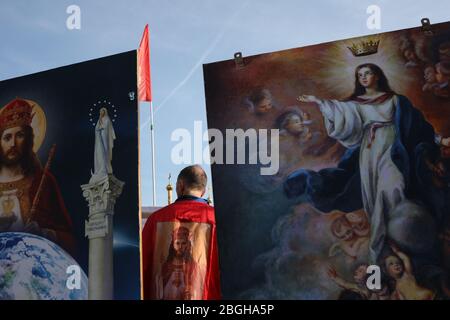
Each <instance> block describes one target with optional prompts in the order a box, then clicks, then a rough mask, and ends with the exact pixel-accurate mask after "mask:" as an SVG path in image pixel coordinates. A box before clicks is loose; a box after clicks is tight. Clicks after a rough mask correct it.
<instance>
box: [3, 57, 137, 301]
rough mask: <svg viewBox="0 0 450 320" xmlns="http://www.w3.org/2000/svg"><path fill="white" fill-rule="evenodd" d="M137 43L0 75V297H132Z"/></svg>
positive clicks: (134, 281) (134, 296) (134, 276)
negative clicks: (20, 73)
mask: <svg viewBox="0 0 450 320" xmlns="http://www.w3.org/2000/svg"><path fill="white" fill-rule="evenodd" d="M136 82H137V75H136V51H131V52H127V53H122V54H118V55H114V56H110V57H106V58H101V59H97V60H92V61H88V62H83V63H78V64H74V65H71V66H67V67H62V68H57V69H53V70H49V71H45V72H39V73H36V74H32V75H27V76H22V77H19V78H15V79H10V80H6V81H1V82H0V299H25V300H27V299H52V300H53V299H56V300H59V299H140V293H141V289H140V260H139V255H140V253H139V242H140V241H139V192H138V110H137V93H136V90H137V88H136V87H137V83H136Z"/></svg>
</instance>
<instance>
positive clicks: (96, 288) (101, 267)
mask: <svg viewBox="0 0 450 320" xmlns="http://www.w3.org/2000/svg"><path fill="white" fill-rule="evenodd" d="M123 185H124V182H122V181H120V180H118V179H117V178H116V177H114V175H112V174H110V175H108V176H105V177H104V178H101V179H97V180H95V181H94V182H90V183H88V184H84V185H82V186H81V189H82V190H83V196H84V197H85V198H86V201H87V202H88V204H89V217H88V220H87V221H86V224H85V236H86V237H88V238H89V277H88V278H89V286H88V298H89V300H112V299H113V298H114V296H113V293H114V283H113V279H114V277H113V275H114V273H113V216H114V205H115V203H116V199H117V198H118V197H119V196H120V195H121V193H122V189H123Z"/></svg>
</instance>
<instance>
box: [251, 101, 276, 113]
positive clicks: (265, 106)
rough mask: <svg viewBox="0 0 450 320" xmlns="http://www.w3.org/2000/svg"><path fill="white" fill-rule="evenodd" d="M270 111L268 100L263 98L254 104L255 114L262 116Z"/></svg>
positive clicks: (270, 106)
mask: <svg viewBox="0 0 450 320" xmlns="http://www.w3.org/2000/svg"><path fill="white" fill-rule="evenodd" d="M271 109H272V100H271V99H270V98H264V99H262V100H261V101H259V102H258V103H257V104H256V110H255V111H256V113H258V114H264V113H267V112H269V111H270V110H271Z"/></svg>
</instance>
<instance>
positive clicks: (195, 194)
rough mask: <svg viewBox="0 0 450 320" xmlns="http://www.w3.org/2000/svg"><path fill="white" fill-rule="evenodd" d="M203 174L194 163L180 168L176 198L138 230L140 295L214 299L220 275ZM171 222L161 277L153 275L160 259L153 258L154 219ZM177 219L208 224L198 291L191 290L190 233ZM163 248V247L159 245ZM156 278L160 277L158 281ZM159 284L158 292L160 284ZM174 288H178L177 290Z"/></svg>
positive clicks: (194, 267)
mask: <svg viewBox="0 0 450 320" xmlns="http://www.w3.org/2000/svg"><path fill="white" fill-rule="evenodd" d="M206 183H207V177H206V174H205V172H204V171H203V169H202V168H201V167H200V166H198V165H194V166H189V167H186V168H184V169H183V170H182V171H181V172H180V174H179V175H178V178H177V185H176V192H177V196H178V199H177V200H176V201H175V202H174V203H173V204H171V205H169V206H167V207H164V208H162V209H160V210H158V211H156V212H155V213H153V214H152V215H151V216H150V217H149V218H148V220H147V222H146V224H145V226H144V230H143V231H142V260H143V274H144V299H146V300H155V299H177V300H191V299H202V300H215V299H220V297H221V296H220V278H219V263H218V250H217V240H216V221H215V216H214V208H213V207H211V206H210V205H209V204H208V203H207V201H206V200H204V199H202V198H201V197H202V196H203V195H204V194H205V190H206ZM164 222H172V223H174V230H172V232H171V234H168V235H167V236H168V237H170V238H171V244H170V247H169V253H168V255H167V258H166V259H165V262H164V263H163V265H162V266H161V273H162V274H161V277H155V273H156V267H157V264H158V263H161V262H160V261H155V260H154V259H155V251H156V250H157V248H156V246H157V243H156V239H157V237H156V236H157V225H158V223H164ZM175 222H179V223H191V224H192V223H194V224H195V223H199V224H200V223H201V224H209V225H210V233H209V235H210V236H209V237H206V240H207V242H209V243H205V246H206V248H204V250H205V251H206V252H205V253H206V255H207V258H206V270H205V272H204V277H200V278H202V279H204V283H203V284H202V285H200V287H202V288H203V292H202V293H201V294H194V289H195V288H194V287H195V285H194V284H193V283H195V282H197V279H198V278H199V274H198V270H199V265H198V261H195V260H194V258H193V255H192V234H191V232H190V231H189V229H188V228H186V227H184V226H181V227H180V226H176V224H175ZM163 249H164V250H166V248H163ZM157 278H162V285H161V284H160V283H158V282H159V281H158V279H157ZM161 286H162V291H163V292H162V293H161V292H160V291H161V288H158V287H161ZM177 288H180V290H179V291H177Z"/></svg>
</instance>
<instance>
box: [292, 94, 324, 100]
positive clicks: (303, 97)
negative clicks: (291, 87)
mask: <svg viewBox="0 0 450 320" xmlns="http://www.w3.org/2000/svg"><path fill="white" fill-rule="evenodd" d="M297 100H298V101H300V102H319V99H317V98H316V97H315V96H311V95H307V94H302V95H300V96H298V98H297Z"/></svg>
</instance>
